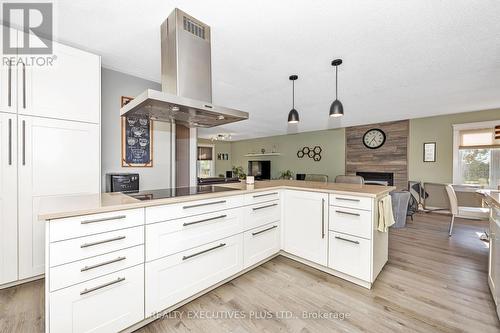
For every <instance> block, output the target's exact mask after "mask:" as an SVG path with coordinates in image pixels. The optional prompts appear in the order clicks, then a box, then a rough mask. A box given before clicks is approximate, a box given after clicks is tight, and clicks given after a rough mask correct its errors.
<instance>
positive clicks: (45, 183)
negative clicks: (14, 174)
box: [18, 116, 100, 279]
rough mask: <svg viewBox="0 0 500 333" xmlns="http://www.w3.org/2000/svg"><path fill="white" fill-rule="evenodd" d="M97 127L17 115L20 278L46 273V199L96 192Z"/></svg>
mask: <svg viewBox="0 0 500 333" xmlns="http://www.w3.org/2000/svg"><path fill="white" fill-rule="evenodd" d="M99 136H100V133H99V125H97V124H89V123H81V122H73V121H64V120H56V119H48V118H39V117H28V116H18V138H19V139H18V165H19V167H18V175H19V177H18V179H19V181H18V183H19V193H18V204H19V216H18V220H19V222H18V223H19V227H18V231H19V278H20V279H23V278H28V277H32V276H36V275H40V274H43V272H44V262H45V254H44V244H45V243H44V234H45V226H44V224H43V223H41V222H40V221H39V220H38V211H39V208H40V207H39V204H40V200H41V199H42V198H43V197H45V196H53V195H74V194H88V193H98V192H99V187H100V186H99V180H100V163H99V160H100V149H99V147H100V138H99Z"/></svg>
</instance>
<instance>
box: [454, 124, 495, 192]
mask: <svg viewBox="0 0 500 333" xmlns="http://www.w3.org/2000/svg"><path fill="white" fill-rule="evenodd" d="M497 123H500V121H499V122H497ZM495 128H496V126H494V124H492V123H474V124H462V125H455V128H454V132H455V134H454V141H455V152H454V155H455V163H454V166H453V174H454V177H453V178H454V179H453V182H454V183H455V184H467V185H479V186H482V187H485V188H495V189H496V188H497V187H498V186H499V185H500V138H498V137H497V136H496V135H495Z"/></svg>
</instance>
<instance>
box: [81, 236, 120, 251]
mask: <svg viewBox="0 0 500 333" xmlns="http://www.w3.org/2000/svg"><path fill="white" fill-rule="evenodd" d="M125 238H126V237H125V236H118V237H114V238H109V239H105V240H102V241H97V242H92V243H84V244H82V245H80V247H81V248H82V249H83V248H86V247H91V246H95V245H99V244H104V243H109V242H115V241H119V240H122V239H125Z"/></svg>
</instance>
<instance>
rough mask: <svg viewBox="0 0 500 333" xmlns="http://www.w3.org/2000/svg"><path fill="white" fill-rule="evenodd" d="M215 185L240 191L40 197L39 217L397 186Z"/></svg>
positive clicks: (377, 192)
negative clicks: (271, 194) (272, 193)
mask: <svg viewBox="0 0 500 333" xmlns="http://www.w3.org/2000/svg"><path fill="white" fill-rule="evenodd" d="M215 186H224V187H231V188H235V189H237V190H235V191H224V192H215V193H203V194H195V195H188V196H180V197H172V198H165V199H158V200H146V201H141V200H138V199H135V198H133V197H131V196H128V195H126V194H123V193H119V192H115V193H96V194H88V195H74V196H56V197H47V198H42V199H41V200H40V210H39V215H38V219H39V220H41V221H46V220H55V219H61V218H66V217H73V216H81V215H89V214H97V213H104V212H112V211H117V210H124V209H133V208H144V207H151V206H159V205H168V204H175V203H180V202H189V201H196V200H204V199H211V198H218V197H227V196H234V195H243V194H249V193H254V192H262V191H266V190H272V189H290V190H303V191H312V192H323V193H337V194H344V195H356V196H363V197H371V198H379V197H382V196H384V195H386V194H388V193H389V192H391V191H393V190H395V187H394V186H378V185H359V184H338V183H321V182H309V181H297V180H269V181H256V182H255V184H254V185H247V184H245V183H243V182H241V183H232V184H216V185H215Z"/></svg>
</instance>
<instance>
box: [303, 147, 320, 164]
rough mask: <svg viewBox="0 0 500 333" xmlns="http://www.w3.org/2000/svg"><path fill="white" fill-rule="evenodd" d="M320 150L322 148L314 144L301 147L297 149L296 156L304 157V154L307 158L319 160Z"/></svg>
mask: <svg viewBox="0 0 500 333" xmlns="http://www.w3.org/2000/svg"><path fill="white" fill-rule="evenodd" d="M322 151H323V149H321V147H320V146H314V147H313V148H309V147H303V148H302V149H300V150H299V151H297V157H298V158H304V156H307V157H309V158H312V159H313V160H314V161H316V162H319V161H321V152H322Z"/></svg>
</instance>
